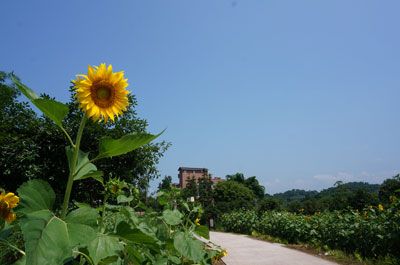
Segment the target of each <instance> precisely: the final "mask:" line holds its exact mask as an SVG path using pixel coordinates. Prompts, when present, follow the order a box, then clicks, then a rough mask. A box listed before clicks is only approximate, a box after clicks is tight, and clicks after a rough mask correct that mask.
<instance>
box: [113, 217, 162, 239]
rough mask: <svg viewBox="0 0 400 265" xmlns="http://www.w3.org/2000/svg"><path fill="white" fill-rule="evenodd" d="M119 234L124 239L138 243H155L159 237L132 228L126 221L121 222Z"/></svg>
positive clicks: (118, 228)
mask: <svg viewBox="0 0 400 265" xmlns="http://www.w3.org/2000/svg"><path fill="white" fill-rule="evenodd" d="M117 235H118V236H119V237H121V238H123V239H126V240H129V241H131V242H132V243H137V244H155V243H156V242H157V239H156V238H154V237H151V236H149V235H147V234H145V233H143V232H142V231H140V230H139V229H137V228H135V229H132V228H131V226H130V225H129V224H127V223H126V222H121V223H119V224H118V226H117Z"/></svg>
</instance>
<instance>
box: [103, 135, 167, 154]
mask: <svg viewBox="0 0 400 265" xmlns="http://www.w3.org/2000/svg"><path fill="white" fill-rule="evenodd" d="M163 132H164V131H162V132H161V133H159V134H157V135H152V134H148V133H131V134H127V135H124V136H122V137H121V138H119V139H112V138H110V137H104V138H102V139H101V140H100V147H99V150H100V153H99V155H98V157H99V158H104V157H113V156H119V155H123V154H126V153H129V152H131V151H133V150H135V149H137V148H139V147H141V146H143V145H145V144H148V143H150V142H151V141H153V140H154V139H156V138H157V137H158V136H160V135H161V134H162V133H163Z"/></svg>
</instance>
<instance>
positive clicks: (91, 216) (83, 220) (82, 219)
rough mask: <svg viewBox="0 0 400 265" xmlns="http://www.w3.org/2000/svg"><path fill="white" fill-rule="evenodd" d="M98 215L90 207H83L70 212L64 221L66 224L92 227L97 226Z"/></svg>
mask: <svg viewBox="0 0 400 265" xmlns="http://www.w3.org/2000/svg"><path fill="white" fill-rule="evenodd" d="M98 218H99V213H98V212H97V211H96V209H93V208H92V207H88V206H84V207H80V208H78V209H75V210H73V211H71V212H70V213H69V214H68V215H67V217H66V218H65V221H66V222H67V223H75V224H84V225H88V226H92V227H96V226H97V219H98Z"/></svg>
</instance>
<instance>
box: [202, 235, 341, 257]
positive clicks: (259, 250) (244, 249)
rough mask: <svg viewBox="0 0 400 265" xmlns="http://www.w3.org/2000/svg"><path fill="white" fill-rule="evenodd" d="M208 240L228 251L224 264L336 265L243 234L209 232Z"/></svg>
mask: <svg viewBox="0 0 400 265" xmlns="http://www.w3.org/2000/svg"><path fill="white" fill-rule="evenodd" d="M210 240H211V241H212V242H214V243H215V244H217V245H220V246H222V247H223V248H225V249H226V250H227V251H228V256H226V257H224V258H223V259H222V260H223V261H224V262H225V263H226V265H337V263H334V262H331V261H327V260H324V259H321V258H318V257H315V256H313V255H310V254H307V253H304V252H301V251H298V250H294V249H290V248H286V247H284V246H282V245H281V244H275V243H269V242H265V241H261V240H257V239H253V238H250V237H248V236H245V235H237V234H230V233H220V232H211V233H210Z"/></svg>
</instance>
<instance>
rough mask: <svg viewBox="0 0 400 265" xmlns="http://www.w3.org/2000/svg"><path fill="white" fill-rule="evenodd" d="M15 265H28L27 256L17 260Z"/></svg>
mask: <svg viewBox="0 0 400 265" xmlns="http://www.w3.org/2000/svg"><path fill="white" fill-rule="evenodd" d="M13 265H26V256H22V258H20V259H19V260H17V261H16V262H15V263H14V264H13Z"/></svg>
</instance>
